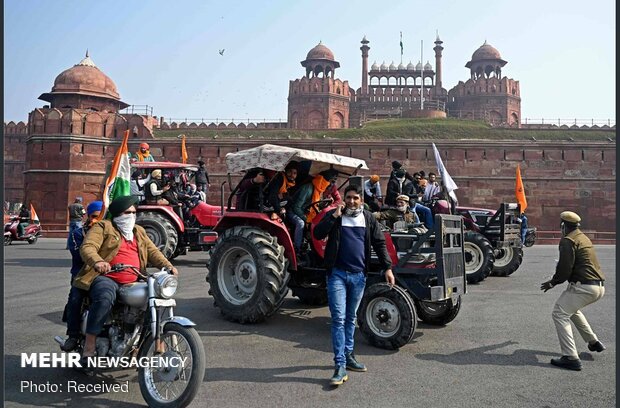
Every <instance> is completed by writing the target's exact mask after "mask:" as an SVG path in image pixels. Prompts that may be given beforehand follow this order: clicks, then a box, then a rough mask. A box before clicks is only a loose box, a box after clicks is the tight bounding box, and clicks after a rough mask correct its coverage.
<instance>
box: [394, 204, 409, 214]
mask: <svg viewBox="0 0 620 408" xmlns="http://www.w3.org/2000/svg"><path fill="white" fill-rule="evenodd" d="M396 209H397V210H398V211H400V212H405V211H407V204H403V205H397V206H396Z"/></svg>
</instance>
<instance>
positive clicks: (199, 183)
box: [194, 160, 211, 194]
mask: <svg viewBox="0 0 620 408" xmlns="http://www.w3.org/2000/svg"><path fill="white" fill-rule="evenodd" d="M194 177H195V179H194V180H195V182H196V189H198V191H204V193H205V194H208V193H209V187H210V186H211V183H210V182H209V173H208V172H207V168H206V167H205V162H203V161H202V160H198V170H197V171H196V174H195V176H194Z"/></svg>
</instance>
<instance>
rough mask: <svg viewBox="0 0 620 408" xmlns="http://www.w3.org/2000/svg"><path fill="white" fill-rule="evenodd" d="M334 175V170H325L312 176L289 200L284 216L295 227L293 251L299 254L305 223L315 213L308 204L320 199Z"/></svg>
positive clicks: (336, 175) (335, 172) (336, 173)
mask: <svg viewBox="0 0 620 408" xmlns="http://www.w3.org/2000/svg"><path fill="white" fill-rule="evenodd" d="M336 177H338V172H337V171H336V170H325V171H323V172H321V173H319V174H317V175H316V176H314V177H313V178H312V182H310V183H306V184H304V185H302V186H301V187H299V190H297V192H296V193H295V195H293V197H292V198H291V200H289V202H288V208H289V211H287V213H286V218H287V220H288V221H289V222H290V223H291V224H292V225H293V226H294V227H295V232H294V234H293V246H294V247H295V253H297V254H299V253H300V252H301V244H302V241H303V237H304V228H305V226H306V223H308V224H309V223H311V222H312V220H313V219H314V217H316V214H317V209H316V208H308V206H309V205H310V204H311V203H316V202H317V201H320V200H321V198H322V196H323V193H324V192H325V190H326V189H327V188H328V187H329V186H330V184H331V182H332V181H334V183H335V182H336Z"/></svg>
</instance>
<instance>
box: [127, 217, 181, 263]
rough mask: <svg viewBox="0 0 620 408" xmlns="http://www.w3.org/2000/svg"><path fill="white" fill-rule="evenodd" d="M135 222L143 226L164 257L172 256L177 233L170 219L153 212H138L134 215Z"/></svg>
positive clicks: (176, 242)
mask: <svg viewBox="0 0 620 408" xmlns="http://www.w3.org/2000/svg"><path fill="white" fill-rule="evenodd" d="M136 224H138V225H139V226H141V227H142V228H144V230H145V231H146V235H147V236H148V237H149V238H150V240H151V241H153V244H155V246H156V247H157V248H159V250H160V251H161V253H162V254H164V256H165V257H166V259H168V260H170V259H172V258H174V252H175V250H176V248H177V244H178V242H179V235H178V234H177V230H176V229H175V228H174V226H173V225H172V223H171V222H170V220H168V219H167V218H166V217H164V216H163V215H161V214H158V213H155V212H139V213H138V216H137V217H136Z"/></svg>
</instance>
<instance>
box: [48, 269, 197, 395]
mask: <svg viewBox="0 0 620 408" xmlns="http://www.w3.org/2000/svg"><path fill="white" fill-rule="evenodd" d="M122 270H131V271H132V272H133V273H134V274H136V275H137V276H138V281H137V282H134V283H129V284H125V285H122V286H121V287H120V289H119V290H118V293H117V301H116V303H115V304H114V306H113V307H112V311H111V312H110V315H109V317H108V319H107V321H106V324H105V325H104V329H103V330H102V332H101V333H100V334H99V335H98V336H97V342H96V350H97V357H98V358H99V357H109V358H111V359H113V358H121V359H123V358H137V359H138V360H144V359H145V358H146V359H149V360H152V359H153V358H160V359H161V360H162V361H168V362H170V361H176V362H177V364H176V365H175V364H167V365H166V364H154V365H145V366H142V365H138V383H139V386H140V392H141V393H142V397H143V398H144V400H145V401H146V402H147V404H148V406H150V407H185V406H187V405H189V403H190V402H191V401H192V400H193V399H194V397H195V396H196V393H197V392H198V389H199V387H200V384H201V383H202V381H203V378H204V374H205V364H206V362H205V360H206V357H205V351H204V347H203V345H202V342H201V340H200V336H199V335H198V332H197V331H196V329H194V327H193V326H195V323H194V322H192V321H191V320H189V319H187V318H185V317H181V316H175V315H174V311H173V309H174V306H176V301H175V300H174V299H173V296H174V294H175V293H176V290H177V284H178V281H177V278H176V276H174V275H172V274H171V272H170V271H168V270H166V269H162V270H161V271H159V272H155V273H153V274H149V275H148V276H146V275H144V274H142V273H141V272H140V271H139V270H138V268H136V267H134V266H130V265H124V264H116V265H113V266H112V270H111V272H119V271H122ZM88 307H89V305H88V297H86V299H85V301H84V304H83V308H82V310H83V311H82V319H81V335H80V339H79V342H78V346H77V349H76V350H74V351H77V352H80V353H81V352H82V350H83V348H84V342H85V336H84V333H85V332H86V322H87V320H88ZM54 340H55V341H56V342H57V343H58V344H59V345H61V346H62V345H64V344H65V339H64V338H63V337H62V336H56V337H55V338H54ZM61 350H62V348H61ZM181 361H182V362H183V364H179V363H178V362H181ZM115 369H118V367H116V368H115Z"/></svg>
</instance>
